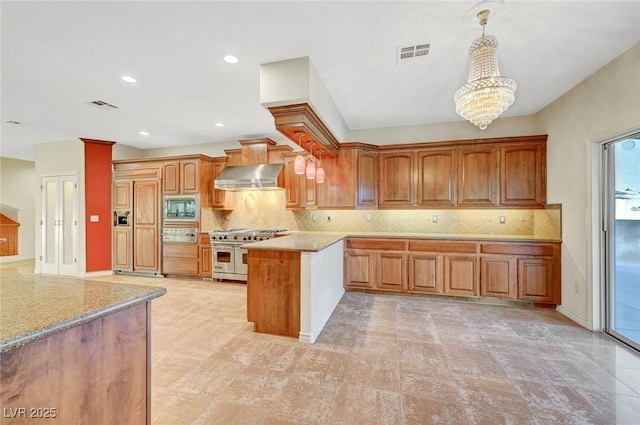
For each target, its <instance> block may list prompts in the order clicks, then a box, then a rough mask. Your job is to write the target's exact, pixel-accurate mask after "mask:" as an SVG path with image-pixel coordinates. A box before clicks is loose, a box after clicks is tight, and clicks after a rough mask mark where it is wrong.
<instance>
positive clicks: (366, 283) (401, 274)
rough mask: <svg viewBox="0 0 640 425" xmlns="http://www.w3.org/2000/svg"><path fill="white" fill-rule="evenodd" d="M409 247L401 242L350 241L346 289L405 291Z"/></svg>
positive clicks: (347, 247) (346, 259)
mask: <svg viewBox="0 0 640 425" xmlns="http://www.w3.org/2000/svg"><path fill="white" fill-rule="evenodd" d="M406 245H407V242H406V241H405V240H402V239H348V240H347V243H346V251H345V287H348V288H361V289H362V288H364V289H367V288H369V289H380V290H385V291H406V289H407V266H406V264H407V259H406V252H405V251H406Z"/></svg>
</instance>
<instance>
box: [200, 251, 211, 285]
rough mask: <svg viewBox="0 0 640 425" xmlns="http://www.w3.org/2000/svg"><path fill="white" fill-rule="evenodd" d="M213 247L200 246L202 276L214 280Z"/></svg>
mask: <svg viewBox="0 0 640 425" xmlns="http://www.w3.org/2000/svg"><path fill="white" fill-rule="evenodd" d="M211 261H212V258H211V246H210V245H202V246H200V276H202V277H208V278H212V277H213V275H212V271H211V265H212V264H211Z"/></svg>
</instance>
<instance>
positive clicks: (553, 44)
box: [0, 0, 640, 160]
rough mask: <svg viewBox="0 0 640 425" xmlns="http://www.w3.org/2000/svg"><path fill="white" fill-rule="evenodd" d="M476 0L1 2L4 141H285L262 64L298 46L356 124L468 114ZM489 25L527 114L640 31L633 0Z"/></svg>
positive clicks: (514, 14)
mask: <svg viewBox="0 0 640 425" xmlns="http://www.w3.org/2000/svg"><path fill="white" fill-rule="evenodd" d="M475 4H476V2H474V1H389V2H380V1H373V2H371V1H369V2H366V1H321V2H308V1H282V2H273V1H260V2H246V1H227V2H217V1H195V2H164V1H153V2H149V1H140V2H110V1H82V2H81V1H71V2H51V1H41V2H24V1H16V2H11V1H4V0H3V1H2V2H1V3H0V13H1V43H2V44H1V46H2V50H1V59H2V68H1V90H2V91H1V101H2V103H1V123H2V134H1V145H0V149H1V150H0V155H1V156H3V157H10V158H18V159H26V160H33V158H34V145H36V144H39V143H47V142H52V141H60V140H71V139H75V138H78V137H83V138H92V139H101V140H112V141H116V142H118V143H122V144H125V145H129V146H132V147H136V148H142V149H145V148H159V147H168V146H176V145H192V144H200V143H229V142H234V141H237V140H241V139H251V138H259V137H272V138H275V139H278V138H280V139H282V137H281V136H280V135H279V133H278V132H276V130H275V128H274V124H273V118H272V117H271V115H270V114H269V112H268V111H267V110H266V109H265V108H264V107H262V106H261V105H260V99H259V88H260V87H259V86H260V81H259V78H260V64H262V63H268V62H273V61H279V60H284V59H291V58H296V57H301V56H309V57H310V58H311V60H312V62H313V63H314V65H315V67H316V69H317V70H318V73H319V75H320V77H321V78H322V80H323V81H324V83H325V86H326V87H327V89H328V91H329V93H330V94H331V96H332V97H333V100H334V102H335V104H336V105H337V108H338V110H339V111H340V113H341V114H342V116H343V118H344V120H345V122H346V124H347V126H348V127H349V128H350V129H351V130H356V129H365V128H377V127H392V126H402V125H418V124H428V123H439V122H449V121H462V118H460V117H459V116H458V115H456V113H455V105H454V103H453V94H454V93H455V91H456V90H457V89H458V88H459V87H460V86H462V85H463V84H464V83H465V82H466V79H467V72H468V55H467V50H468V48H469V45H470V44H471V42H472V41H473V39H474V38H476V37H478V36H480V34H481V28H480V26H479V25H478V24H477V23H474V22H471V21H470V20H465V19H463V18H464V15H465V12H466V11H467V10H468V9H469V8H471V7H472V6H473V5H475ZM486 32H487V34H492V35H495V36H496V37H497V38H498V40H499V42H500V47H499V49H498V58H499V62H500V70H501V72H502V74H503V75H506V76H508V77H511V78H513V79H515V80H516V82H517V84H518V90H517V92H516V101H515V103H514V104H513V105H512V106H511V107H510V108H509V109H508V110H507V111H506V113H505V114H504V116H519V115H530V114H534V113H536V112H537V111H539V110H540V109H542V108H544V107H545V106H547V105H548V104H549V103H551V102H553V101H554V100H555V99H556V98H558V97H559V96H561V95H562V94H563V93H565V92H567V91H568V90H570V89H571V88H572V87H574V86H575V85H576V84H577V83H579V82H580V81H582V80H583V79H585V78H586V77H587V76H589V75H591V74H592V73H594V72H595V71H597V70H598V69H600V68H601V67H603V66H604V65H606V64H607V63H609V62H610V61H611V60H613V59H614V58H616V57H617V56H619V55H620V54H622V53H623V52H624V51H626V50H627V49H629V48H630V47H632V46H633V45H634V44H636V43H638V42H639V41H640V2H638V1H518V0H507V1H506V7H505V9H504V12H503V13H502V14H501V15H500V16H498V17H496V18H495V19H492V18H491V17H490V18H489V24H488V25H487V28H486ZM423 43H430V50H429V54H428V55H427V56H424V57H420V58H415V59H411V60H405V61H402V62H401V63H400V64H398V61H397V60H396V55H397V50H398V47H404V46H409V45H415V44H423ZM228 53H230V54H233V55H235V56H237V57H238V58H239V63H237V64H235V65H229V64H227V63H225V62H224V61H223V60H222V56H223V55H224V54H228ZM639 66H640V64H639ZM122 75H131V76H134V77H135V78H136V79H137V83H135V84H130V83H126V82H124V81H122V80H121V76H122ZM96 100H100V101H104V102H107V103H109V104H112V105H114V106H117V109H114V108H107V109H111V110H103V109H101V108H97V107H95V106H93V105H92V104H91V103H90V102H92V101H96ZM15 122H18V123H20V124H16V123H15ZM216 122H221V123H224V127H216V126H215V123H216ZM469 125H471V124H469ZM140 131H147V132H149V133H150V134H149V135H148V136H143V135H140V134H139V132H140Z"/></svg>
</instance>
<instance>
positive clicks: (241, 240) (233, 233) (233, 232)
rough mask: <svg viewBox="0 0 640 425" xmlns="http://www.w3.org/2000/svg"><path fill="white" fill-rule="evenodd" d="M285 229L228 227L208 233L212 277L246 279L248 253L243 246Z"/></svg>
mask: <svg viewBox="0 0 640 425" xmlns="http://www.w3.org/2000/svg"><path fill="white" fill-rule="evenodd" d="M285 230H286V229H229V230H214V231H212V232H210V233H209V239H210V241H211V250H212V252H213V255H212V262H213V278H214V279H218V280H239V281H244V282H246V281H247V270H248V255H247V250H246V249H245V248H240V246H241V245H245V244H248V243H251V242H259V241H264V240H267V239H272V238H275V237H276V234H277V233H279V232H283V231H285Z"/></svg>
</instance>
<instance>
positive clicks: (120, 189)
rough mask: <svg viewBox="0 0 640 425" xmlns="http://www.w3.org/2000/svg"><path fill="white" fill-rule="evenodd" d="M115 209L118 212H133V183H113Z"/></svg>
mask: <svg viewBox="0 0 640 425" xmlns="http://www.w3.org/2000/svg"><path fill="white" fill-rule="evenodd" d="M113 209H114V210H116V211H130V210H131V182H130V181H123V182H114V183H113Z"/></svg>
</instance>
